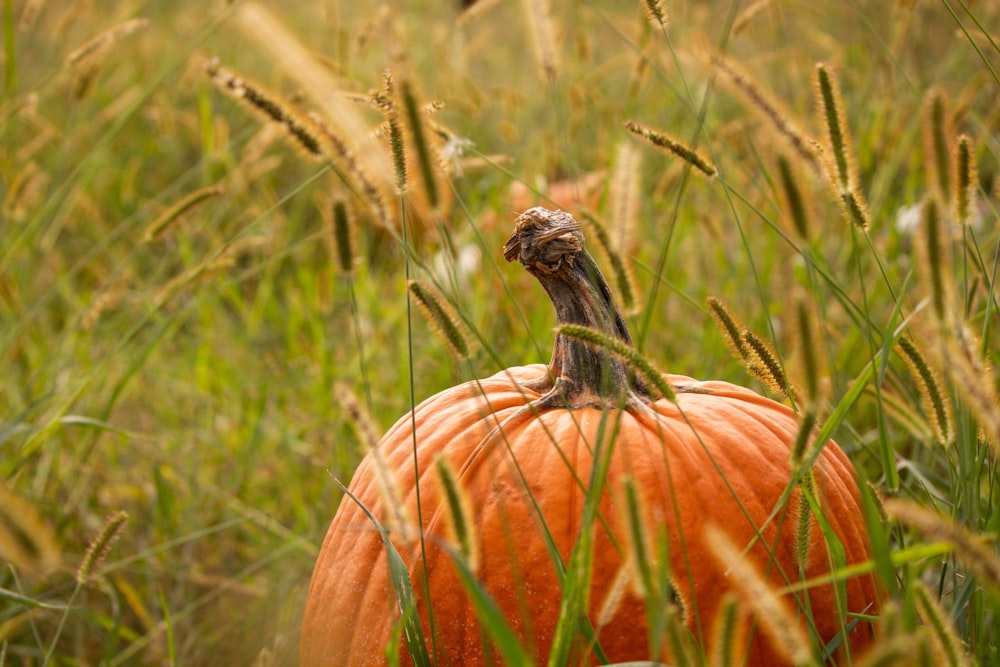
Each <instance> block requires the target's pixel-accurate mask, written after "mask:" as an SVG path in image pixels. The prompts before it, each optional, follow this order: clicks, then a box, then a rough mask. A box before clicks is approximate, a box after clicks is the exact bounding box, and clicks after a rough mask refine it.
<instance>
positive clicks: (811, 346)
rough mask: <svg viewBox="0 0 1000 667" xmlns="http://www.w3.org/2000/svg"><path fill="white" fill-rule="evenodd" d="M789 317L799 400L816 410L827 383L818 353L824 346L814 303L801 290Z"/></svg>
mask: <svg viewBox="0 0 1000 667" xmlns="http://www.w3.org/2000/svg"><path fill="white" fill-rule="evenodd" d="M793 315H794V323H795V338H796V340H797V341H798V347H797V354H796V357H795V358H796V361H797V362H798V363H797V366H798V368H801V369H802V372H801V373H799V374H798V377H799V378H801V379H802V380H803V382H802V383H801V384H800V386H801V387H802V389H803V394H804V395H803V398H804V399H805V401H806V409H807V410H810V411H818V410H819V409H820V407H821V406H822V405H823V404H824V403H825V401H826V394H827V388H828V387H829V384H830V383H829V376H828V373H827V368H826V363H825V361H824V359H825V357H824V356H823V354H822V351H823V350H825V349H826V345H825V343H824V340H823V328H822V326H821V325H820V319H819V315H818V314H817V313H816V306H815V303H814V302H813V301H812V299H810V298H809V297H808V296H807V295H806V294H805V293H804V292H803V291H796V294H795V304H794V313H793Z"/></svg>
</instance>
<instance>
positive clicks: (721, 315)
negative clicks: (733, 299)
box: [706, 296, 749, 363]
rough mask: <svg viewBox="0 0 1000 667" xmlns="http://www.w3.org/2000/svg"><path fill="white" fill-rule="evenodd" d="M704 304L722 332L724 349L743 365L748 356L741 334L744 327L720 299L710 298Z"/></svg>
mask: <svg viewBox="0 0 1000 667" xmlns="http://www.w3.org/2000/svg"><path fill="white" fill-rule="evenodd" d="M706 303H707V304H708V312H709V313H711V315H712V319H714V320H715V324H716V326H718V327H719V331H721V332H722V337H723V339H724V340H725V342H726V347H728V348H729V351H730V352H732V354H733V356H734V357H735V358H736V360H737V361H739V362H740V363H744V362H745V361H746V360H747V355H748V354H749V350H747V344H746V342H745V341H744V340H743V332H744V331H745V330H746V327H745V326H743V324H742V323H741V322H740V321H739V320H738V319H736V316H735V315H733V312H732V311H731V310H730V309H729V307H728V306H727V305H726V304H725V302H723V301H722V299H720V298H718V297H715V296H710V297H708V299H707V301H706Z"/></svg>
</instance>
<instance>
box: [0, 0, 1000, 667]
mask: <svg viewBox="0 0 1000 667" xmlns="http://www.w3.org/2000/svg"><path fill="white" fill-rule="evenodd" d="M287 5H288V7H287V8H286V9H283V10H281V11H279V9H278V8H277V7H276V6H275V7H271V8H270V9H263V7H262V5H256V4H252V3H249V2H246V1H243V0H233V1H231V2H221V1H215V0H213V1H211V2H190V1H188V0H181V1H179V2H175V3H166V2H115V3H100V2H93V1H84V2H76V3H72V4H71V5H70V6H64V5H60V4H57V3H54V2H46V0H22V1H18V2H15V1H14V0H5V2H4V3H3V12H4V22H3V26H4V33H3V45H4V46H3V51H2V60H3V68H2V70H3V80H2V81H0V86H2V87H3V91H4V92H3V96H2V97H0V112H2V115H0V137H2V143H0V205H2V208H0V665H46V664H47V665H97V664H101V665H130V664H151V665H152V664H157V665H221V664H226V665H240V664H245V665H260V666H261V667H264V666H270V665H292V664H295V663H296V655H297V650H298V649H297V647H298V632H299V625H300V622H301V617H302V610H303V606H304V604H305V599H306V590H307V587H308V584H309V578H310V575H311V572H312V568H313V563H314V562H315V560H316V557H317V554H318V551H319V547H320V544H321V543H322V539H323V536H324V534H325V532H326V529H327V526H328V525H329V523H330V520H331V518H332V516H333V514H334V512H335V510H336V508H337V506H338V504H339V503H340V502H341V500H342V498H343V491H342V488H341V486H340V484H339V483H338V482H342V483H344V484H346V483H348V482H349V480H350V479H351V476H352V474H353V472H354V470H355V468H356V467H357V465H358V463H359V461H360V460H361V458H362V456H363V454H364V452H365V446H366V443H365V436H364V433H363V432H362V431H363V430H364V429H359V420H358V417H357V410H356V409H355V408H356V406H358V405H360V406H362V408H363V410H364V412H365V413H366V414H367V415H369V418H370V420H371V422H372V423H373V424H374V428H375V429H376V430H378V431H379V432H383V431H385V430H386V429H388V428H389V427H390V426H391V425H392V424H393V423H394V422H395V421H396V420H397V419H398V418H400V417H401V416H402V415H404V414H406V413H407V411H409V410H410V409H411V408H412V407H413V406H414V405H416V404H417V403H418V402H420V401H421V400H423V399H424V398H426V397H428V396H431V395H433V394H435V393H437V392H440V391H442V390H444V389H446V388H448V387H450V386H453V385H455V384H457V383H459V382H462V381H464V380H468V379H471V378H477V377H485V376H488V375H492V374H493V373H496V372H497V371H499V370H501V369H503V368H506V367H509V366H516V365H521V364H527V363H537V362H543V363H544V362H547V361H548V359H549V355H550V351H551V345H552V338H553V327H554V324H555V320H554V315H553V313H552V308H551V306H550V305H549V304H548V303H547V300H546V299H545V298H544V293H543V292H542V290H541V289H540V288H539V287H538V285H537V283H536V282H535V281H534V280H533V279H532V278H531V277H530V276H529V275H527V274H526V273H525V271H524V270H522V269H521V267H519V266H516V265H512V264H508V263H507V262H505V261H504V258H503V246H504V243H505V242H506V240H507V239H508V237H509V236H510V234H511V230H512V228H513V224H514V220H515V218H516V217H517V215H518V214H519V213H520V212H521V211H523V210H524V209H526V208H528V207H529V206H532V205H535V204H544V205H546V206H549V207H550V208H557V207H558V208H563V209H565V210H567V211H570V212H571V213H573V214H574V216H576V217H577V219H579V220H584V221H586V223H587V229H589V230H590V231H589V232H587V233H588V239H594V242H593V243H592V245H593V247H594V248H595V250H594V254H595V256H596V257H597V258H598V262H599V263H600V264H601V265H602V267H605V273H606V275H608V277H609V281H610V282H611V285H612V288H613V290H614V291H615V292H616V294H617V295H618V298H619V302H620V303H624V304H625V306H626V310H627V312H626V315H627V321H628V325H629V327H630V328H631V330H632V333H633V336H634V339H635V343H636V348H637V349H638V350H639V351H641V353H642V354H643V355H644V357H645V358H647V359H648V360H650V361H651V362H652V363H654V364H655V365H656V366H657V367H658V368H659V369H661V370H662V371H664V372H667V371H669V372H672V373H679V374H685V375H690V376H693V377H696V378H700V379H720V380H727V381H730V382H733V383H735V384H739V385H743V386H747V387H751V388H753V389H755V390H756V391H760V392H762V393H765V394H767V395H770V396H772V397H774V398H776V399H777V400H786V401H789V400H791V401H792V402H795V401H794V398H792V399H790V398H789V395H790V388H791V387H792V386H793V385H794V386H796V387H798V393H797V394H795V396H798V397H799V398H801V399H802V400H801V401H800V403H801V405H803V406H807V407H808V410H805V411H804V414H808V415H810V418H814V419H815V420H816V424H817V425H818V426H819V427H821V428H822V429H823V432H824V433H825V434H826V435H828V436H831V437H833V438H834V439H835V440H836V441H837V442H838V443H839V444H840V445H841V447H842V448H843V449H844V450H845V452H847V454H848V456H849V457H850V459H851V462H852V463H853V464H854V466H855V468H856V470H857V473H858V476H859V478H860V479H861V480H862V487H863V488H864V489H865V491H864V493H865V497H866V498H868V499H869V506H870V508H871V509H872V512H873V514H871V515H870V516H868V517H867V519H868V522H869V530H870V538H871V540H872V542H873V545H874V553H875V559H874V563H873V564H872V567H874V568H875V570H876V572H877V573H878V576H879V577H880V581H881V582H882V583H883V585H884V586H885V588H886V591H887V599H888V602H887V604H886V606H885V609H884V613H883V614H882V618H881V619H879V620H880V621H881V622H882V625H881V626H879V627H880V628H881V630H880V632H881V634H880V637H881V640H880V641H881V644H880V646H881V650H882V651H883V653H881V654H879V655H878V656H876V657H875V658H872V659H871V661H870V662H869V664H900V665H912V664H921V662H923V663H924V664H929V665H930V664H932V665H945V664H948V665H951V664H955V665H959V664H981V665H993V664H1000V630H998V628H1000V555H998V553H997V548H996V545H995V540H996V537H997V534H998V531H1000V497H998V496H1000V488H998V483H1000V474H998V470H997V460H998V457H1000V403H998V400H997V396H998V389H1000V385H998V377H997V373H996V370H995V368H994V366H995V364H996V363H997V356H998V354H1000V334H998V332H997V324H998V323H1000V321H998V307H1000V301H998V294H1000V289H998V287H997V272H998V268H1000V201H998V197H1000V169H998V165H1000V161H998V155H1000V105H998V104H997V100H998V99H1000V43H998V40H1000V4H998V3H994V2H976V1H974V0H964V1H963V0H898V1H893V2H879V1H874V2H866V1H863V0H857V1H849V2H836V3H835V2H826V3H810V2H798V1H794V0H790V1H782V0H757V1H755V2H739V1H737V0H733V1H728V2H727V1H724V0H712V1H708V2H687V3H683V2H675V3H667V4H666V5H661V4H660V3H655V2H651V3H645V2H636V3H626V2H610V1H608V2H602V1H598V0H588V1H584V2H570V1H566V0H549V1H548V2H545V1H542V0H534V1H533V0H525V1H524V2H500V1H496V0H480V1H479V2H477V3H473V4H472V5H471V7H469V8H467V9H465V8H463V7H461V6H460V5H461V3H447V2H414V3H407V6H405V7H404V6H403V3H379V2H374V1H371V2H354V3H347V2H338V1H337V0H315V1H311V2H297V3H287ZM647 5H649V6H647ZM650 6H651V7H661V6H663V7H664V8H665V15H664V16H663V17H661V18H658V17H657V16H656V15H655V13H653V14H652V15H651V13H650ZM675 142H676V143H675ZM706 171H708V172H711V173H708V174H707V173H705V172H706ZM601 231H603V233H604V235H605V237H606V244H605V243H597V242H596V238H597V236H598V235H599V233H600V232H601ZM612 266H614V267H620V268H621V271H612V270H611V267H612ZM414 281H415V282H416V284H417V285H419V286H422V288H423V289H425V290H427V292H429V293H430V294H431V295H432V297H431V298H432V299H435V300H436V301H437V302H438V303H443V304H446V306H445V308H446V310H445V311H443V312H446V313H450V315H437V316H435V315H434V314H433V312H431V316H430V317H428V316H427V309H426V308H424V309H422V308H421V307H420V303H418V301H419V300H420V299H418V298H417V296H418V294H417V292H418V291H419V288H418V290H414V289H413V288H411V287H409V286H410V285H411V284H412V283H413V282H414ZM713 304H717V305H716V306H713ZM800 312H804V313H808V314H809V315H808V317H806V318H801V317H798V313H800ZM720 313H721V315H720ZM720 317H721V319H723V320H725V319H726V318H727V317H728V318H730V319H731V320H732V321H733V322H735V323H736V326H737V328H738V329H739V331H740V332H743V331H745V332H750V334H751V335H752V336H754V337H755V340H759V341H761V342H762V344H763V347H762V348H761V349H762V350H763V352H761V353H758V354H756V355H754V354H748V353H747V352H746V351H745V349H742V348H740V346H739V345H735V344H734V339H733V337H732V336H731V335H727V331H726V329H725V327H720V325H719V321H720ZM803 322H805V324H803ZM449 324H454V325H456V330H457V331H458V333H457V334H454V335H457V336H459V338H460V339H461V341H462V342H463V343H464V344H467V349H459V350H457V352H456V349H455V341H456V340H458V339H456V338H454V335H452V336H451V337H449V327H448V325H449ZM442 334H443V335H442ZM740 335H742V334H740ZM769 355H770V356H769ZM775 369H780V373H781V375H780V379H779V380H778V381H775V373H777V372H779V371H776V370H775ZM879 511H881V512H882V514H879ZM840 576H846V574H844V573H841V575H840ZM819 651H820V649H819V648H817V654H818V653H819ZM852 664H861V662H860V659H859V658H856V659H855V660H854V662H853V663H852Z"/></svg>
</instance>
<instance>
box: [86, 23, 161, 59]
mask: <svg viewBox="0 0 1000 667" xmlns="http://www.w3.org/2000/svg"><path fill="white" fill-rule="evenodd" d="M147 25H149V21H148V20H147V19H144V18H135V19H130V20H128V21H124V22H123V23H119V24H118V25H116V26H113V27H111V28H108V29H107V30H105V31H104V32H102V33H100V34H98V35H96V36H94V37H92V38H90V39H89V40H87V41H86V42H84V43H83V44H82V45H80V46H79V47H77V48H75V49H73V50H72V51H71V52H70V53H69V55H68V56H66V63H67V64H69V65H76V64H78V63H81V62H83V61H84V60H86V59H87V58H91V57H94V56H96V55H97V54H98V53H101V52H104V51H107V50H108V49H109V48H111V45H112V44H114V43H115V42H116V41H118V40H119V39H121V38H122V37H126V36H128V35H131V34H132V33H135V32H137V31H139V30H142V29H143V28H145V27H146V26H147Z"/></svg>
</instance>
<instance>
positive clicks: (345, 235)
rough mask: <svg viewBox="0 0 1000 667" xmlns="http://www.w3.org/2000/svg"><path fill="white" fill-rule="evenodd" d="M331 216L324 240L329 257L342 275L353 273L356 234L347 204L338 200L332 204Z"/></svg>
mask: <svg viewBox="0 0 1000 667" xmlns="http://www.w3.org/2000/svg"><path fill="white" fill-rule="evenodd" d="M332 208H333V211H332V215H330V216H329V218H328V219H327V220H328V222H327V224H326V240H327V247H328V248H329V249H330V251H331V253H330V254H331V255H332V256H333V257H335V258H336V260H337V269H338V271H339V272H340V273H341V274H342V275H345V276H346V275H351V274H352V273H353V272H354V259H355V250H354V249H355V245H356V243H357V240H356V232H355V229H356V228H355V226H354V224H353V223H352V221H351V217H350V214H349V213H348V210H347V202H345V201H344V200H342V199H338V200H337V201H335V202H334V203H333V207H332Z"/></svg>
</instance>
